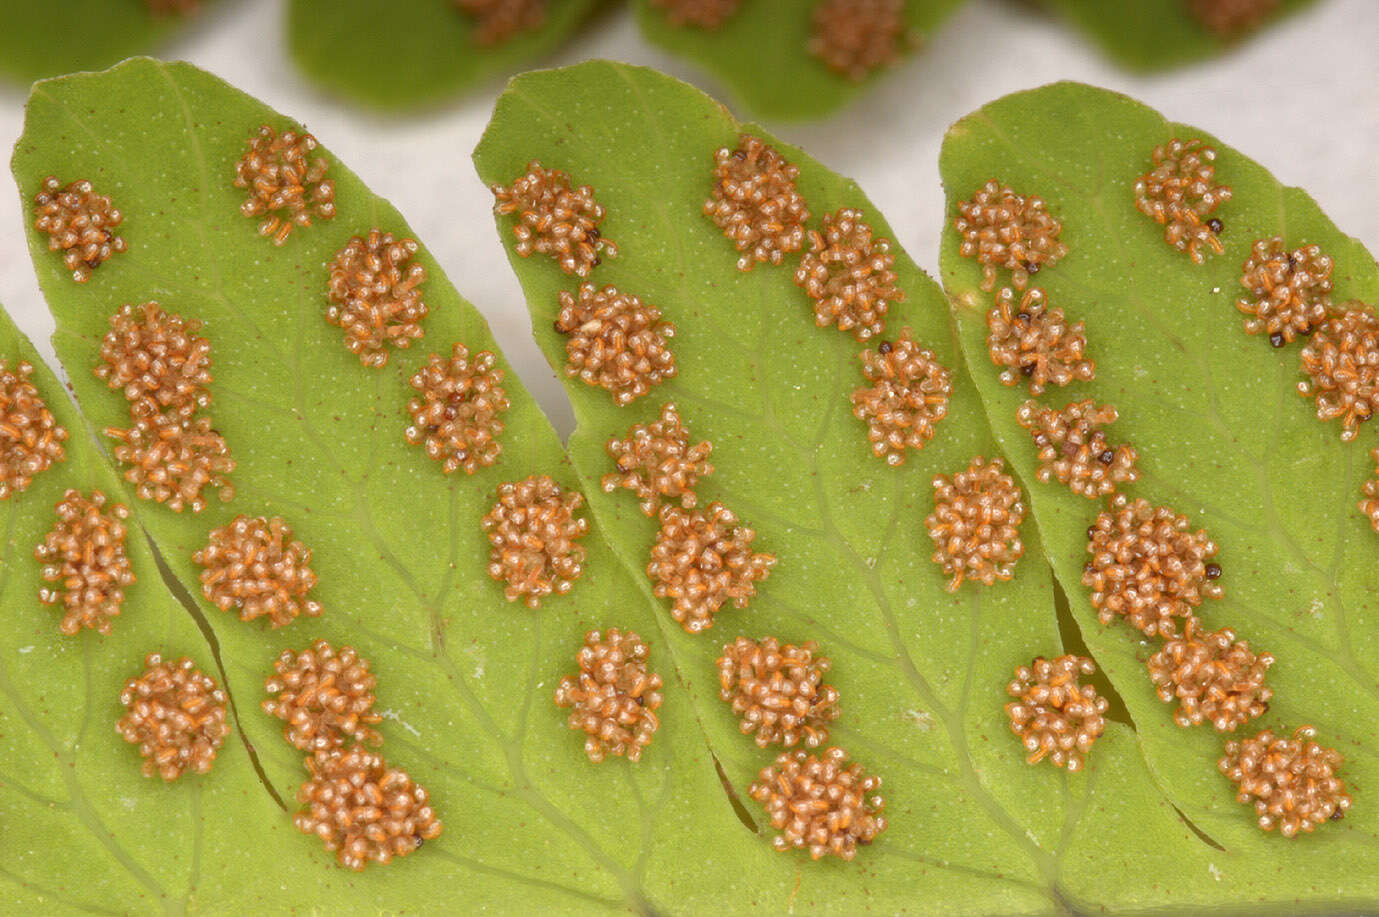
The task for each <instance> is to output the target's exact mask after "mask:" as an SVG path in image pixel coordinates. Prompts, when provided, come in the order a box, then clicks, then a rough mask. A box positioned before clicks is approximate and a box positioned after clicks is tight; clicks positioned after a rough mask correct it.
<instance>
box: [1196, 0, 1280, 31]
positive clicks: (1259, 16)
mask: <svg viewBox="0 0 1379 917" xmlns="http://www.w3.org/2000/svg"><path fill="white" fill-rule="evenodd" d="M1187 8H1188V12H1190V13H1191V14H1192V15H1193V16H1194V17H1195V18H1196V19H1197V21H1198V22H1200V23H1202V25H1204V26H1206V27H1207V28H1208V29H1210V30H1211V31H1212V32H1214V33H1216V35H1217V37H1219V38H1235V37H1237V36H1239V35H1241V34H1243V33H1245V32H1248V31H1250V30H1251V29H1254V28H1256V27H1258V26H1259V25H1260V24H1261V23H1263V22H1264V20H1266V19H1268V18H1269V17H1270V16H1272V15H1273V14H1274V13H1275V12H1276V11H1277V10H1278V0H1188V3H1187Z"/></svg>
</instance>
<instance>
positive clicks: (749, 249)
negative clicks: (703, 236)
mask: <svg viewBox="0 0 1379 917" xmlns="http://www.w3.org/2000/svg"><path fill="white" fill-rule="evenodd" d="M713 156H714V163H715V165H714V170H713V174H714V185H713V195H712V196H711V197H710V198H709V199H708V200H707V201H705V202H704V215H705V216H708V217H711V218H712V219H713V221H714V223H716V224H717V225H718V228H719V229H721V230H723V234H724V235H725V236H727V237H728V238H729V239H730V240H732V243H733V245H734V246H736V247H737V250H738V251H739V252H741V253H742V257H740V258H738V259H737V269H738V270H739V271H750V270H751V269H752V268H753V267H755V266H756V265H757V263H758V262H764V261H769V262H771V263H772V264H780V263H781V259H782V258H783V257H784V255H785V253H786V252H793V251H799V249H800V248H801V246H803V245H804V224H805V221H807V220H808V219H809V207H808V206H807V205H806V204H805V202H804V198H803V197H801V196H800V192H799V190H798V189H797V188H796V187H795V179H796V178H798V177H799V175H800V169H799V166H796V165H794V164H793V163H789V162H786V161H785V158H784V157H783V156H781V154H780V152H779V151H777V150H776V148H775V147H773V146H771V145H770V144H767V143H765V142H764V141H762V140H761V139H760V138H758V137H753V136H752V135H751V134H742V135H741V136H739V137H738V146H737V148H736V149H730V148H728V147H726V146H725V147H722V148H721V149H719V150H717V151H716V152H715V153H714V154H713Z"/></svg>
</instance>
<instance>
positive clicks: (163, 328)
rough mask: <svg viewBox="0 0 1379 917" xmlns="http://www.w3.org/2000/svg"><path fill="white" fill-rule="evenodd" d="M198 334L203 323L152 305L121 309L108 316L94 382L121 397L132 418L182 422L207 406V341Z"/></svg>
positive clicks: (208, 400)
mask: <svg viewBox="0 0 1379 917" xmlns="http://www.w3.org/2000/svg"><path fill="white" fill-rule="evenodd" d="M200 330H201V322H199V321H197V320H196V319H186V318H183V317H182V316H181V315H178V314H177V313H175V312H165V311H163V308H162V307H161V306H159V305H158V303H156V302H146V303H143V304H141V305H139V306H134V305H130V304H125V305H124V306H122V307H121V308H120V311H118V312H116V313H115V314H114V315H112V316H110V330H109V331H107V332H106V333H105V337H104V338H103V339H102V340H101V352H100V358H101V362H100V364H99V365H98V366H97V367H96V369H95V373H96V377H97V378H99V379H102V380H104V381H105V383H106V384H107V385H109V386H110V388H112V389H114V390H116V391H120V392H123V393H124V396H125V398H126V399H127V400H128V401H129V403H130V411H131V412H132V414H133V415H134V417H135V418H140V417H148V416H151V415H153V414H163V413H166V414H168V415H169V416H171V417H175V418H177V419H178V420H186V419H188V418H190V417H192V416H193V415H195V414H196V413H197V412H198V411H201V410H204V409H205V408H207V407H208V406H209V405H210V403H211V396H210V393H209V392H207V391H206V386H207V385H209V384H210V383H211V381H212V377H211V371H210V370H211V342H210V341H208V340H207V339H206V338H204V337H201V336H200V335H199V334H197V332H198V331H200Z"/></svg>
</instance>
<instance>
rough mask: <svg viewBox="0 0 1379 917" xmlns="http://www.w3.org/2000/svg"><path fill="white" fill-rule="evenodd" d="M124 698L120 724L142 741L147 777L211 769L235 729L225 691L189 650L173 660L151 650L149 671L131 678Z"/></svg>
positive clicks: (132, 740)
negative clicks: (229, 721)
mask: <svg viewBox="0 0 1379 917" xmlns="http://www.w3.org/2000/svg"><path fill="white" fill-rule="evenodd" d="M120 703H122V704H124V706H125V710H126V713H125V715H124V716H123V717H121V718H120V721H119V723H118V724H116V727H115V728H116V730H117V731H118V732H119V733H120V735H122V736H124V739H125V741H126V742H130V743H133V744H135V745H138V746H139V754H141V755H143V757H144V764H143V772H144V776H145V777H152V776H153V775H154V774H157V775H158V776H160V777H162V778H163V779H164V780H176V779H177V778H178V777H180V776H182V773H183V772H184V771H188V770H190V771H192V772H194V773H197V774H204V773H206V772H207V771H208V770H210V769H211V765H212V764H214V763H215V755H216V750H217V749H219V748H220V746H221V744H222V743H223V742H224V741H225V736H226V735H228V734H229V732H230V727H229V726H228V725H227V724H226V722H225V692H224V691H222V690H220V688H219V686H217V685H216V683H215V680H214V679H212V678H211V677H210V676H208V675H206V674H204V673H203V672H201V670H200V669H198V668H197V667H196V664H195V663H194V662H192V661H191V660H190V659H188V658H186V657H185V656H184V657H182V658H181V659H179V660H178V661H177V662H175V663H169V662H164V661H163V657H162V656H160V655H159V654H158V653H150V654H149V655H148V657H147V658H146V659H145V660H144V671H143V674H141V675H139V676H138V677H137V678H131V679H130V680H129V681H127V682H126V683H125V687H124V691H122V692H121V693H120Z"/></svg>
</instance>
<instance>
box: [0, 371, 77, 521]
mask: <svg viewBox="0 0 1379 917" xmlns="http://www.w3.org/2000/svg"><path fill="white" fill-rule="evenodd" d="M33 372H34V368H33V364H32V363H29V362H27V361H24V360H20V361H19V363H17V364H16V365H15V367H14V369H10V366H9V364H8V363H7V362H5V360H3V359H0V500H4V499H7V498H8V497H9V496H10V495H11V494H17V493H19V492H20V491H23V490H27V489H28V487H29V485H30V484H31V483H33V479H34V475H37V474H40V473H42V472H43V471H45V470H46V469H47V468H48V466H50V465H53V464H55V463H57V462H60V461H62V459H63V457H64V456H66V454H67V451H66V449H64V448H63V445H62V444H63V443H64V442H65V441H66V439H67V431H66V430H65V429H63V428H62V427H60V426H58V422H57V420H56V419H55V418H54V417H53V412H52V411H50V410H48V405H47V404H46V403H44V401H43V398H42V397H41V396H40V395H39V394H38V389H36V388H34V386H33V383H32V382H30V381H29V377H30V376H32V375H33Z"/></svg>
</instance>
